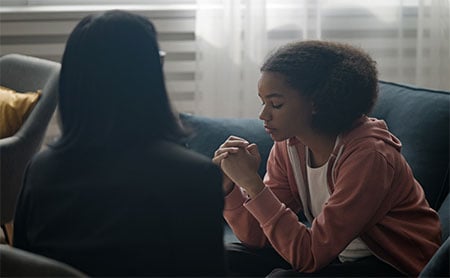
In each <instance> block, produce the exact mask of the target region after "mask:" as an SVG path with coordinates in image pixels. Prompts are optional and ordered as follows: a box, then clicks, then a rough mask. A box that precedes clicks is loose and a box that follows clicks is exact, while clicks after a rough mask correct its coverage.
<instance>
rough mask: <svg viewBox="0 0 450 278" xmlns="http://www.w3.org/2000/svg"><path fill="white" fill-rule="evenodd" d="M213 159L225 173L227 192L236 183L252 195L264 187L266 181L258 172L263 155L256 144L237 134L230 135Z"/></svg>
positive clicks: (224, 187)
mask: <svg viewBox="0 0 450 278" xmlns="http://www.w3.org/2000/svg"><path fill="white" fill-rule="evenodd" d="M212 160H213V162H214V163H215V164H216V165H218V166H219V167H220V168H221V169H222V172H223V173H224V174H225V177H224V181H223V190H224V192H225V194H228V193H229V192H230V191H231V190H232V189H233V186H234V184H236V185H238V186H240V187H242V188H243V189H245V191H246V192H247V194H248V195H249V196H250V197H254V196H256V195H257V194H258V193H259V192H261V190H263V189H264V183H263V182H262V180H261V177H260V176H259V174H258V168H259V164H260V163H261V156H260V154H259V151H258V147H257V146H256V144H254V143H252V144H250V143H249V142H248V141H247V140H245V139H243V138H240V137H237V136H230V137H228V139H227V140H226V141H225V142H224V143H223V144H222V145H220V147H219V148H218V149H217V150H216V151H215V153H214V157H213V159H212ZM233 183H234V184H233Z"/></svg>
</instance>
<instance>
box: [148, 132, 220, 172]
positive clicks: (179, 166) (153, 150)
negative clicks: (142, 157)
mask: <svg viewBox="0 0 450 278" xmlns="http://www.w3.org/2000/svg"><path fill="white" fill-rule="evenodd" d="M147 156H148V157H149V158H150V159H151V160H152V161H151V163H152V164H153V165H155V166H156V167H159V168H164V167H171V168H172V169H174V170H176V171H177V172H178V173H197V174H198V173H202V176H205V175H207V174H208V175H217V176H221V172H220V169H219V167H217V166H216V165H215V164H214V163H212V160H211V158H209V157H206V156H204V155H202V154H199V153H197V152H194V151H192V150H189V149H187V148H185V147H184V146H181V145H179V144H176V143H173V142H167V141H165V142H156V143H155V144H153V145H152V146H150V148H149V149H148V154H147ZM156 164H158V165H156Z"/></svg>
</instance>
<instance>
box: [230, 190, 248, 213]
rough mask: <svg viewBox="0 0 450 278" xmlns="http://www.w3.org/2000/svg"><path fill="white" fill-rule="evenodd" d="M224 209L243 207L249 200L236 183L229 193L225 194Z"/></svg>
mask: <svg viewBox="0 0 450 278" xmlns="http://www.w3.org/2000/svg"><path fill="white" fill-rule="evenodd" d="M224 199H225V206H224V210H234V209H237V208H239V207H242V204H243V203H244V202H245V201H247V199H248V198H247V197H244V195H243V193H242V191H241V189H240V187H239V186H237V185H235V186H234V188H233V190H231V192H230V193H228V195H226V196H225V198H224Z"/></svg>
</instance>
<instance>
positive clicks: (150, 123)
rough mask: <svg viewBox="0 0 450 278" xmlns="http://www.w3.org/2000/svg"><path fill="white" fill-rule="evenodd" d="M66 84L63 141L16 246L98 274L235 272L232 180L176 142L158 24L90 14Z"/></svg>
mask: <svg viewBox="0 0 450 278" xmlns="http://www.w3.org/2000/svg"><path fill="white" fill-rule="evenodd" d="M59 86H60V89H59V112H60V116H61V123H62V136H61V138H60V139H59V140H58V141H57V142H56V143H55V144H53V145H51V146H50V147H49V148H48V149H47V150H45V151H43V152H41V153H40V154H38V155H37V156H36V157H34V159H33V160H32V162H31V163H30V165H29V167H28V169H27V173H26V177H25V181H24V185H23V189H22V192H21V194H20V197H19V201H18V205H17V209H16V215H15V231H14V245H15V246H16V247H18V248H22V249H25V250H28V251H31V252H34V253H39V254H42V255H45V256H48V257H50V258H54V259H57V260H59V261H63V262H65V263H68V264H70V265H72V266H74V267H76V268H78V269H80V270H81V271H83V272H85V273H86V274H88V275H92V276H98V275H101V276H134V275H138V276H153V275H155V276H167V275H171V276H174V275H175V276H203V275H206V276H220V275H223V274H224V254H223V222H222V209H223V192H222V189H221V182H222V174H221V172H220V170H219V168H218V167H217V166H216V165H214V164H213V163H211V161H210V160H209V159H207V158H205V157H202V156H200V155H198V154H195V153H193V152H190V151H188V150H186V149H185V148H183V147H181V146H179V145H178V144H177V143H176V141H177V140H179V139H180V136H183V135H184V132H183V129H182V127H181V126H180V125H179V121H178V117H177V116H175V115H174V113H173V112H172V110H171V107H170V102H169V99H168V95H167V92H166V87H165V82H164V76H163V71H162V62H161V61H160V56H159V47H158V44H157V38H156V31H155V28H154V27H153V25H152V23H151V22H150V21H149V20H148V19H146V18H144V17H142V16H139V15H135V14H131V13H128V12H124V11H118V10H115V11H107V12H104V13H101V14H98V15H90V16H87V17H85V18H83V19H82V20H81V21H80V22H79V23H78V25H77V26H76V27H75V29H74V30H73V32H72V33H71V35H70V37H69V39H68V41H67V45H66V49H65V52H64V56H63V59H62V69H61V75H60V84H59ZM211 184H213V186H210V185H211Z"/></svg>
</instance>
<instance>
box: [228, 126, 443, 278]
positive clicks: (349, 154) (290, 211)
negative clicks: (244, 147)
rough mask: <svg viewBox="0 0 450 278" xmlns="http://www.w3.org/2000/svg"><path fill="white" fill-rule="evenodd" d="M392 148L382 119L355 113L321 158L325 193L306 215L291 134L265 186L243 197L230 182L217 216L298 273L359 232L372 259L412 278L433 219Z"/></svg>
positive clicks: (300, 157)
mask: <svg viewBox="0 0 450 278" xmlns="http://www.w3.org/2000/svg"><path fill="white" fill-rule="evenodd" d="M400 148H401V143H400V141H399V140H398V139H397V138H396V137H395V136H394V135H392V134H391V133H390V132H389V131H388V130H387V127H386V124H385V122H384V121H380V120H376V119H373V118H367V117H362V118H361V119H360V120H359V121H358V122H357V123H356V124H355V126H354V127H353V129H352V130H351V131H349V132H348V133H345V134H342V135H341V136H339V141H338V144H337V145H336V147H335V149H334V151H333V153H332V154H331V156H330V160H329V163H328V187H329V191H330V198H329V199H328V201H327V202H326V203H325V204H324V206H323V209H322V212H321V213H320V214H319V215H318V216H317V217H316V218H315V219H312V217H311V214H310V212H309V209H308V206H307V204H308V198H309V197H308V196H309V193H308V192H307V191H308V186H307V182H308V181H307V179H306V178H303V177H306V165H305V146H304V145H303V144H302V143H301V142H299V141H298V140H296V139H295V138H291V139H289V140H285V141H282V142H276V143H275V144H274V146H273V147H272V150H271V152H270V155H269V159H268V162H267V173H266V175H265V177H264V183H265V185H266V188H265V189H264V190H263V191H262V192H261V193H260V194H259V195H258V196H256V197H255V198H254V199H248V198H247V197H246V196H245V194H243V193H242V192H241V190H239V188H238V187H237V186H236V187H235V188H234V189H233V191H231V192H230V193H229V194H228V195H227V196H226V198H225V210H224V217H225V219H226V220H227V222H228V223H229V225H230V226H231V228H232V229H233V231H234V233H235V234H236V236H237V237H238V238H239V239H240V240H241V241H242V242H243V243H244V244H246V245H248V246H252V247H262V246H264V245H268V244H270V245H272V246H273V247H274V248H275V249H276V250H277V251H278V253H279V254H280V255H281V256H282V257H283V258H284V259H286V260H287V261H288V262H290V263H291V265H292V266H293V268H294V269H296V270H298V271H301V272H314V271H317V270H319V269H321V268H322V267H324V266H326V265H328V264H329V263H330V262H331V261H332V260H333V259H335V258H336V257H337V256H338V255H339V254H340V252H342V251H343V250H344V249H345V247H346V246H347V245H348V244H349V243H350V242H351V241H352V240H353V239H355V238H356V237H360V238H361V239H362V240H363V241H364V242H365V244H366V245H367V246H368V247H369V249H370V250H371V252H372V253H373V254H374V255H375V256H377V257H378V258H379V259H381V260H383V261H384V262H386V263H388V264H390V265H392V266H393V267H395V268H396V269H398V270H399V271H401V272H403V273H405V274H407V275H413V276H417V275H419V273H420V271H421V270H422V269H423V267H424V266H425V264H426V263H427V262H428V260H429V259H430V258H431V257H432V255H433V254H434V253H435V251H436V250H437V249H438V247H439V245H440V242H441V231H440V222H439V217H438V215H437V213H436V212H435V211H434V210H433V209H431V208H430V206H429V205H428V203H427V201H426V199H425V194H424V191H423V189H422V187H421V186H420V184H419V183H418V182H417V181H416V180H415V179H414V176H413V173H412V172H411V169H410V167H409V165H408V164H407V162H406V161H405V159H404V158H403V156H402V155H401V153H400ZM292 163H294V166H293V165H292ZM293 167H296V170H295V171H294V170H293ZM299 169H300V170H301V171H299ZM299 189H300V191H299ZM299 192H300V193H299ZM300 210H303V212H304V214H305V215H306V216H307V218H309V220H310V221H311V220H313V221H312V225H311V227H310V228H308V227H306V226H305V225H303V224H302V223H301V222H299V221H298V218H297V215H296V214H297V213H298V212H299V211H300Z"/></svg>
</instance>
